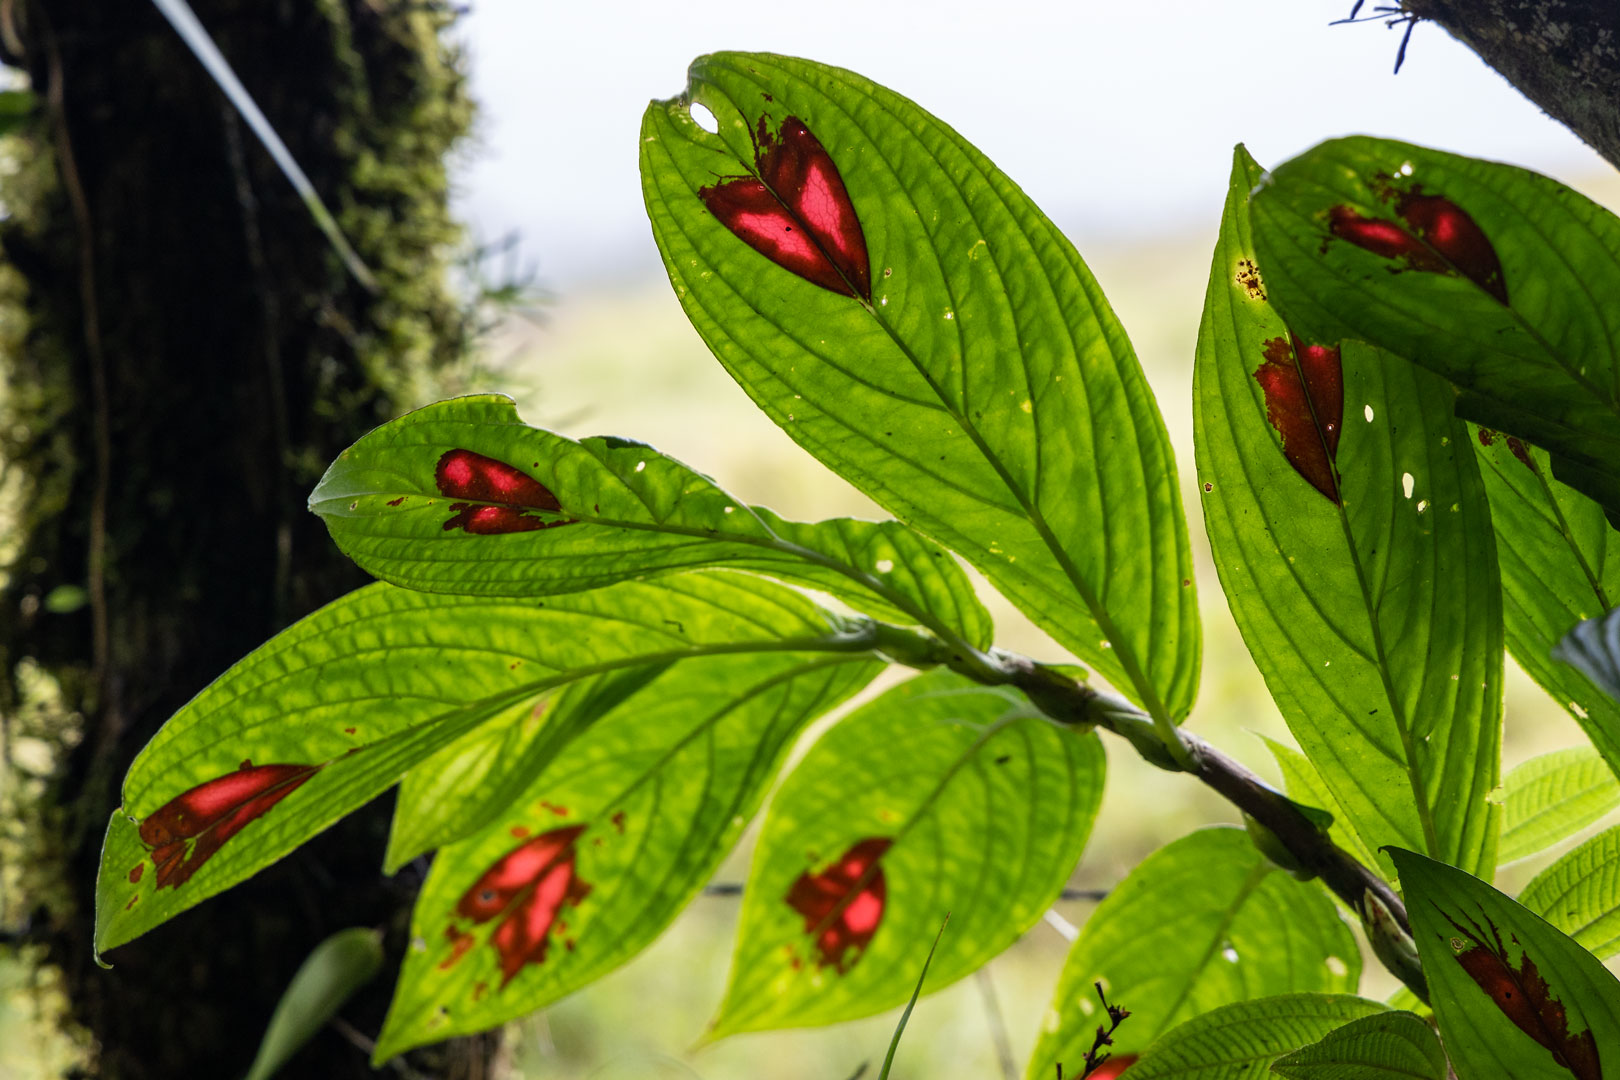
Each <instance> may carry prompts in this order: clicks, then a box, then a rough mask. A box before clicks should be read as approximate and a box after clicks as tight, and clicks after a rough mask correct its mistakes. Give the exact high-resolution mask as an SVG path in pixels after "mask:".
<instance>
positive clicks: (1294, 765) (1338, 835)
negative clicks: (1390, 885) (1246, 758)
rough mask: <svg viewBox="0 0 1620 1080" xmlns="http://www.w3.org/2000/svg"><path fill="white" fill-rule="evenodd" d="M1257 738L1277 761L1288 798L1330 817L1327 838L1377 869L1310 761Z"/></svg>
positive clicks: (1374, 860)
mask: <svg viewBox="0 0 1620 1080" xmlns="http://www.w3.org/2000/svg"><path fill="white" fill-rule="evenodd" d="M1260 738H1261V739H1262V740H1263V741H1264V742H1265V744H1266V747H1267V748H1268V749H1269V750H1270V751H1271V756H1272V757H1273V758H1275V759H1276V761H1277V769H1278V770H1279V771H1280V772H1281V773H1282V776H1283V786H1284V788H1285V789H1286V790H1287V792H1288V797H1289V798H1290V799H1293V800H1294V801H1295V802H1298V803H1303V804H1305V805H1306V806H1316V807H1320V808H1321V809H1323V810H1325V811H1326V812H1327V813H1328V814H1330V815H1332V817H1333V822H1332V824H1331V825H1329V827H1328V837H1329V838H1330V839H1331V840H1332V841H1333V842H1334V843H1335V844H1337V845H1339V846H1340V847H1342V848H1344V850H1346V851H1348V852H1349V853H1350V854H1351V855H1353V856H1355V859H1356V861H1357V862H1359V863H1361V865H1363V866H1370V867H1373V868H1377V866H1378V865H1379V863H1378V859H1377V857H1376V856H1374V855H1373V853H1372V851H1371V849H1369V848H1368V847H1367V845H1366V844H1365V843H1363V842H1362V839H1361V834H1360V833H1358V832H1356V831H1355V830H1354V829H1353V828H1351V827H1350V826H1349V825H1348V824H1346V822H1345V817H1344V811H1343V810H1342V809H1340V807H1339V800H1337V799H1335V798H1334V797H1333V793H1332V792H1331V791H1329V790H1328V789H1327V785H1326V784H1324V783H1322V775H1321V774H1320V773H1318V772H1317V771H1316V766H1315V765H1312V764H1311V759H1310V758H1308V757H1306V756H1305V755H1304V754H1302V753H1300V752H1299V751H1298V750H1295V749H1294V748H1293V747H1292V746H1287V745H1285V744H1283V743H1280V742H1278V741H1277V740H1275V739H1269V738H1266V736H1264V735H1262V736H1260Z"/></svg>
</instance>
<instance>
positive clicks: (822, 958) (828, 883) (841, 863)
mask: <svg viewBox="0 0 1620 1080" xmlns="http://www.w3.org/2000/svg"><path fill="white" fill-rule="evenodd" d="M893 842H894V841H893V840H891V839H890V838H888V837H884V836H874V837H869V838H868V839H865V840H862V841H860V842H859V843H857V844H855V845H854V846H853V847H851V848H850V849H849V850H848V851H846V852H844V854H843V855H841V856H839V857H838V859H837V860H835V861H834V862H833V864H832V865H831V866H829V867H827V868H826V869H825V870H823V871H821V873H819V874H812V873H810V872H809V871H808V870H807V871H805V872H804V873H802V874H800V875H799V876H798V878H797V879H796V880H795V881H794V882H793V886H792V887H791V888H790V889H788V894H787V897H786V898H785V899H786V900H787V903H788V906H789V907H791V908H792V909H793V910H794V911H797V912H798V913H799V914H800V915H802V916H804V929H805V933H807V934H809V935H810V936H811V938H812V939H813V940H814V942H815V947H816V951H817V953H819V954H820V955H819V956H818V958H817V961H816V964H817V966H818V967H830V968H832V969H834V970H835V971H837V972H838V973H839V974H840V975H842V974H843V973H844V972H846V971H848V970H849V968H850V966H851V965H852V964H854V962H855V961H856V960H858V959H860V955H861V953H863V952H865V951H866V947H867V945H869V944H871V941H872V936H873V935H874V934H876V933H877V929H878V926H879V925H880V924H881V923H882V921H883V912H884V909H885V907H886V906H887V904H888V884H887V882H886V881H885V880H884V875H883V867H882V865H881V862H880V860H881V859H882V858H883V854H884V853H885V852H887V851H888V850H889V845H891V844H892V843H893ZM851 951H853V952H854V955H853V956H851V955H849V954H850V952H851Z"/></svg>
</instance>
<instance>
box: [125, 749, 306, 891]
mask: <svg viewBox="0 0 1620 1080" xmlns="http://www.w3.org/2000/svg"><path fill="white" fill-rule="evenodd" d="M320 769H321V766H319V765H255V764H253V763H252V762H250V761H244V762H242V767H241V768H239V769H237V770H236V771H235V772H230V773H226V774H225V775H224V776H220V777H216V778H215V779H213V780H209V781H208V782H207V783H203V784H199V785H197V786H196V787H194V788H192V789H191V790H189V791H186V792H183V793H181V794H179V795H176V796H175V797H174V798H173V799H170V800H169V801H168V802H166V803H164V804H163V806H161V807H159V808H158V809H157V810H155V811H153V812H152V813H151V814H149V815H147V818H146V820H145V821H143V822H141V827H140V837H141V842H142V843H143V844H145V845H146V846H147V847H148V848H151V849H152V864H153V866H154V867H155V868H156V870H157V874H156V876H155V880H156V881H157V887H158V888H160V889H161V888H163V887H164V886H165V885H168V886H175V887H178V886H179V885H182V884H184V883H185V882H186V881H188V880H189V879H190V878H191V876H192V875H193V874H195V873H196V872H197V871H198V870H199V869H201V867H202V865H203V863H205V862H207V861H208V860H209V859H210V858H212V857H213V855H214V853H215V852H216V851H218V850H219V849H220V848H221V847H223V846H224V844H225V841H227V840H229V839H230V838H231V837H233V836H235V835H236V834H237V833H239V832H241V831H242V830H243V829H244V828H246V827H247V825H248V823H249V822H251V821H253V820H254V819H255V818H258V817H261V816H263V815H264V814H266V813H268V812H269V810H270V808H271V807H273V806H275V805H276V804H277V803H278V802H280V801H281V800H282V799H285V798H286V797H287V796H288V795H291V794H292V793H293V792H294V791H296V790H298V788H299V786H300V785H302V784H303V783H304V782H305V781H306V780H308V779H309V778H310V777H312V776H314V775H315V774H316V773H317V772H319V771H320ZM188 840H189V841H193V843H192V844H191V850H190V851H189V852H187V850H186V842H187V841H188ZM139 871H140V867H139V866H137V867H136V868H135V869H134V870H132V871H130V875H129V880H130V881H131V882H138V881H139V880H140V877H141V875H140V872H139Z"/></svg>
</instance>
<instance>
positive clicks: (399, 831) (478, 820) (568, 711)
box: [383, 663, 669, 874]
mask: <svg viewBox="0 0 1620 1080" xmlns="http://www.w3.org/2000/svg"><path fill="white" fill-rule="evenodd" d="M668 666H669V665H668V664H667V663H666V664H652V665H648V666H644V667H633V668H625V669H623V670H620V671H610V672H607V673H605V674H602V675H596V676H593V677H591V678H588V679H581V680H580V681H578V682H574V683H569V684H568V685H566V686H563V687H560V688H559V689H557V690H555V691H553V692H552V693H550V694H547V695H545V696H543V697H541V698H540V699H539V700H538V701H529V700H524V701H520V702H518V703H517V704H516V705H514V706H512V707H510V708H508V709H506V710H504V711H503V712H501V713H499V714H498V715H496V716H493V717H491V718H490V719H488V720H486V721H484V722H483V723H482V724H480V725H478V726H477V727H476V728H474V729H473V730H471V731H469V732H468V733H467V734H465V735H463V736H462V737H461V738H459V739H457V740H456V741H455V742H453V743H451V744H450V745H449V746H446V747H445V748H444V749H442V750H440V751H439V752H438V753H436V754H434V755H433V756H432V757H430V758H428V759H427V760H425V761H423V762H422V763H421V764H419V765H417V766H415V767H414V768H412V769H411V771H410V772H408V773H406V774H405V779H404V780H403V781H402V782H401V783H400V785H399V796H398V798H397V799H396V801H395V804H394V819H393V824H392V827H391V828H390V829H389V832H388V854H387V856H386V857H385V858H384V860H383V870H384V872H385V873H389V874H392V873H393V872H394V871H395V870H397V869H399V867H401V866H403V865H404V864H405V863H407V862H409V861H410V860H411V859H414V858H415V857H416V856H418V855H421V854H422V853H424V852H427V851H432V850H433V849H434V848H437V847H442V846H443V845H445V844H448V843H451V842H452V841H455V840H459V839H461V838H462V837H463V836H467V835H468V834H470V833H474V832H477V831H478V830H480V829H482V828H484V827H485V826H486V825H488V824H490V822H491V821H493V820H494V819H495V818H496V817H497V816H499V815H500V813H501V811H503V810H505V809H506V808H507V807H509V806H511V805H512V804H513V803H514V802H516V801H517V800H518V799H519V798H521V797H522V795H523V792H524V790H525V789H526V788H528V786H529V785H530V784H531V783H533V781H534V778H535V777H536V776H538V775H539V774H540V771H541V770H542V769H544V768H545V767H546V765H547V763H549V762H550V761H551V759H552V758H553V757H555V756H556V754H557V751H558V750H559V749H560V748H562V747H564V746H566V745H568V741H569V740H570V739H572V738H573V737H574V736H575V735H577V734H579V732H580V731H581V730H583V729H584V728H585V727H587V726H589V725H590V724H592V723H594V722H595V721H596V720H597V719H598V718H600V717H601V716H602V715H603V714H604V713H606V712H607V711H608V710H610V709H612V708H614V707H615V706H616V705H618V704H619V703H620V702H622V701H623V700H624V699H625V698H626V697H628V696H630V695H631V694H634V693H635V692H636V691H638V690H640V689H641V688H642V687H644V686H646V685H647V683H648V682H650V681H652V680H653V679H655V678H657V677H658V675H659V674H661V673H662V672H663V671H664V670H665V669H666V668H668Z"/></svg>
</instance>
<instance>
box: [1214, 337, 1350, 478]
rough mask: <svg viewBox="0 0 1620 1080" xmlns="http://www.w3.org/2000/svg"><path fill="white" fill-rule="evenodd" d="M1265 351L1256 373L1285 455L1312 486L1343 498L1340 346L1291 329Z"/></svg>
mask: <svg viewBox="0 0 1620 1080" xmlns="http://www.w3.org/2000/svg"><path fill="white" fill-rule="evenodd" d="M1264 356H1265V362H1264V363H1262V364H1261V365H1260V366H1259V367H1258V368H1255V370H1254V378H1255V381H1256V382H1258V383H1259V384H1260V387H1261V389H1262V390H1264V391H1265V395H1266V419H1267V420H1270V421H1271V426H1272V427H1274V428H1276V429H1277V432H1278V434H1280V435H1281V436H1282V449H1283V456H1284V457H1286V458H1287V459H1288V461H1289V463H1290V464H1292V465H1293V466H1294V469H1295V470H1296V471H1297V472H1298V473H1299V474H1300V475H1301V476H1303V477H1304V478H1305V479H1306V480H1308V481H1310V483H1311V486H1312V487H1314V488H1316V490H1317V491H1320V492H1321V493H1322V494H1323V495H1326V496H1327V497H1328V498H1329V499H1331V500H1333V501H1334V502H1338V501H1339V492H1338V484H1337V480H1336V478H1335V476H1334V472H1333V458H1334V457H1335V456H1336V455H1337V454H1338V451H1339V427H1340V424H1341V423H1342V421H1343V419H1344V371H1343V368H1342V366H1341V365H1340V362H1339V350H1338V348H1337V347H1336V346H1331V347H1330V346H1326V345H1306V344H1305V343H1304V342H1302V341H1300V340H1299V338H1298V337H1295V336H1294V335H1293V334H1292V333H1290V334H1289V335H1288V337H1287V338H1281V337H1275V338H1272V339H1271V340H1270V341H1267V342H1266V345H1265V353H1264ZM1301 375H1303V376H1304V378H1303V379H1301ZM1206 490H1207V485H1206Z"/></svg>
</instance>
